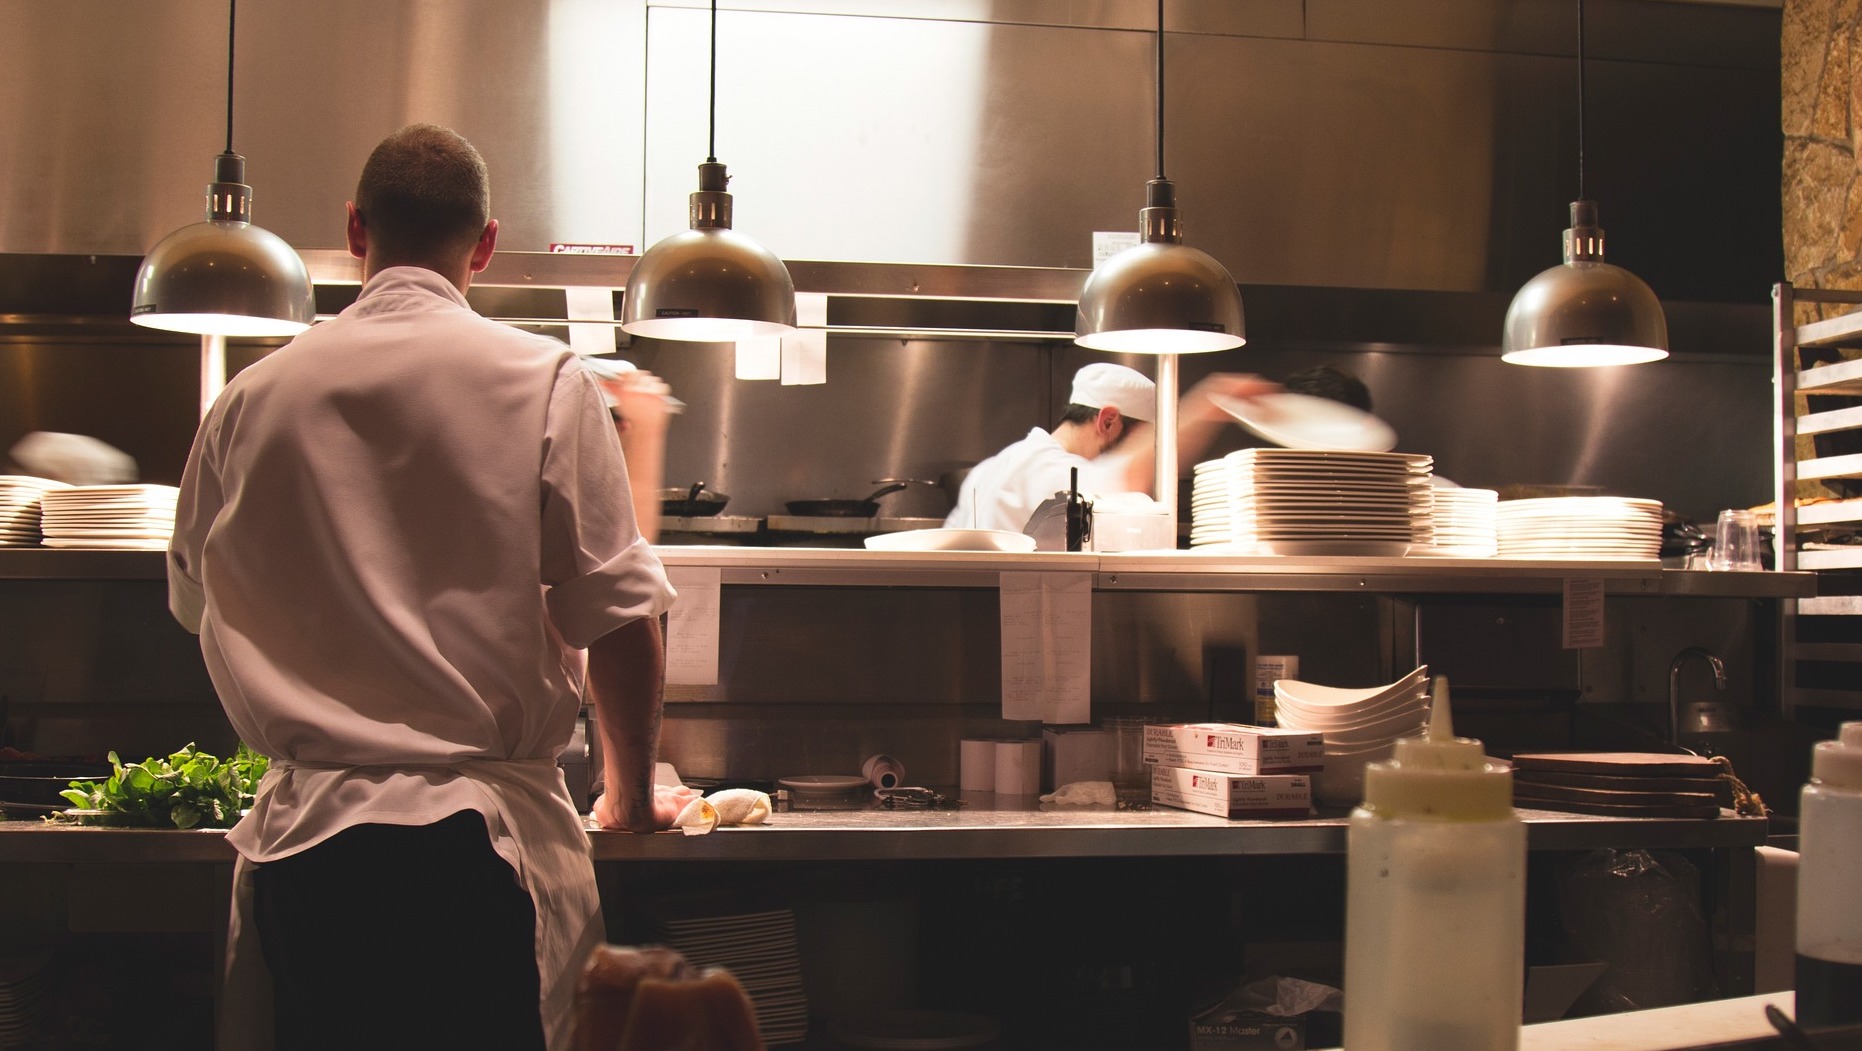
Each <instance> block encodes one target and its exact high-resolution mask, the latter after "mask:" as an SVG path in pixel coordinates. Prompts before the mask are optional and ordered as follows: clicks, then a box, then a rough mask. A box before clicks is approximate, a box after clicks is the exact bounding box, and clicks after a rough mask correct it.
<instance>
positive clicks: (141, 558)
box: [0, 519, 1817, 598]
mask: <svg viewBox="0 0 1862 1051" xmlns="http://www.w3.org/2000/svg"><path fill="white" fill-rule="evenodd" d="M849 521H851V522H856V523H865V522H867V521H869V520H867V519H851V520H849ZM896 521H904V520H896ZM657 550H658V552H659V555H660V558H661V559H662V560H663V561H664V562H665V563H666V564H667V565H669V566H690V567H713V568H716V569H718V570H719V573H720V579H721V580H722V582H723V583H725V584H766V585H825V586H836V587H946V588H951V587H955V588H963V587H991V588H993V587H995V586H996V584H997V583H998V580H999V576H1000V574H1002V573H1004V572H1010V571H1015V570H1039V571H1048V572H1076V573H1091V574H1093V575H1094V580H1093V586H1094V589H1095V590H1099V591H1332V592H1339V591H1344V592H1354V593H1362V594H1376V593H1397V594H1409V593H1452V592H1464V593H1470V594H1535V593H1556V592H1558V591H1560V590H1561V589H1562V588H1563V586H1564V581H1565V580H1567V579H1571V578H1580V577H1581V578H1589V579H1596V580H1601V581H1603V585H1604V589H1605V590H1606V591H1607V592H1609V593H1611V594H1628V595H1678V596H1699V597H1721V598H1729V597H1746V598H1804V597H1809V596H1812V595H1815V594H1816V588H1817V578H1816V574H1814V573H1801V572H1799V573H1776V572H1751V573H1710V572H1706V571H1702V570H1675V569H1664V568H1662V565H1661V563H1660V562H1656V561H1635V560H1623V561H1608V562H1578V561H1568V560H1544V561H1540V560H1525V559H1503V558H1348V557H1342V556H1303V557H1289V556H1257V555H1233V554H1214V553H1203V552H1197V551H1162V552H1118V553H1106V554H1100V553H1096V552H1063V551H1037V552H1031V553H1026V554H1023V553H1011V552H994V551H867V550H864V549H850V548H833V547H818V548H816V547H742V546H730V545H661V546H660V547H659V548H658V549H657ZM164 573H165V568H164V564H163V553H162V552H159V551H70V550H52V549H47V548H17V549H0V579H41V580H45V579H70V580H141V579H149V580H159V579H162V578H163V575H164Z"/></svg>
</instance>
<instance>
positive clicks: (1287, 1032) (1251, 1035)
mask: <svg viewBox="0 0 1862 1051" xmlns="http://www.w3.org/2000/svg"><path fill="white" fill-rule="evenodd" d="M1305 1046H1306V1016H1305V1015H1296V1016H1294V1017H1292V1018H1283V1017H1281V1016H1280V1015H1270V1014H1260V1013H1257V1012H1254V1011H1230V1012H1224V1013H1223V1014H1222V1015H1221V1016H1220V1017H1219V1018H1218V1017H1197V1018H1192V1019H1191V1020H1190V1051H1299V1049H1300V1048H1304V1047H1305Z"/></svg>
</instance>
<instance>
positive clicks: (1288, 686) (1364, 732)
mask: <svg viewBox="0 0 1862 1051" xmlns="http://www.w3.org/2000/svg"><path fill="white" fill-rule="evenodd" d="M1274 718H1275V720H1276V721H1278V722H1279V723H1280V725H1281V726H1283V727H1285V728H1287V729H1289V730H1305V731H1307V732H1309V733H1313V732H1316V733H1321V734H1324V735H1325V770H1324V771H1323V772H1322V773H1320V774H1319V776H1317V777H1315V778H1313V793H1314V794H1315V795H1317V796H1318V797H1319V798H1320V800H1322V801H1324V802H1327V803H1333V804H1337V805H1341V806H1355V805H1356V804H1357V802H1358V800H1359V799H1360V798H1362V795H1363V791H1364V766H1365V764H1366V763H1370V762H1373V761H1376V760H1381V759H1388V758H1390V756H1391V754H1392V753H1393V752H1394V751H1395V750H1396V742H1397V739H1398V738H1400V737H1416V736H1418V735H1420V734H1422V733H1423V732H1424V731H1425V730H1426V729H1427V728H1428V725H1429V666H1428V665H1426V664H1425V665H1422V666H1420V667H1418V668H1417V669H1416V670H1415V671H1413V672H1410V673H1409V674H1408V675H1405V676H1403V677H1402V678H1401V679H1398V680H1397V681H1395V682H1393V683H1390V684H1389V685H1387V686H1371V687H1368V688H1365V689H1355V690H1354V689H1340V688H1338V687H1336V686H1321V685H1319V684H1317V683H1311V682H1301V681H1299V680H1297V679H1279V680H1277V681H1275V683H1274Z"/></svg>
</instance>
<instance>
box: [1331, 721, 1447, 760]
mask: <svg viewBox="0 0 1862 1051" xmlns="http://www.w3.org/2000/svg"><path fill="white" fill-rule="evenodd" d="M1428 723H1429V716H1428V714H1427V713H1426V712H1416V713H1413V714H1412V713H1407V712H1406V713H1404V714H1403V715H1401V716H1398V717H1397V718H1394V719H1387V720H1385V721H1383V722H1380V723H1375V724H1373V725H1371V726H1367V727H1362V728H1359V729H1354V730H1322V731H1320V732H1321V733H1323V734H1325V746H1326V751H1327V753H1328V754H1330V752H1331V751H1332V749H1333V748H1359V747H1367V746H1373V745H1380V744H1387V743H1389V742H1391V741H1394V740H1396V739H1397V738H1399V737H1415V736H1417V735H1419V734H1421V733H1422V732H1423V731H1424V730H1426V729H1427V728H1428Z"/></svg>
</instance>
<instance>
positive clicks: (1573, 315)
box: [1501, 201, 1668, 368]
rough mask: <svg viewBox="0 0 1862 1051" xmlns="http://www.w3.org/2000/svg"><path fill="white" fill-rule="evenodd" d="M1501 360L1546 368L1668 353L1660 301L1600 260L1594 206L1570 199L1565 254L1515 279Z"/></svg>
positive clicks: (1642, 358) (1633, 360) (1636, 361)
mask: <svg viewBox="0 0 1862 1051" xmlns="http://www.w3.org/2000/svg"><path fill="white" fill-rule="evenodd" d="M1501 349H1502V352H1503V353H1502V354H1501V358H1502V360H1504V361H1507V362H1510V363H1512V364H1515V365H1538V366H1546V367H1552V368H1591V367H1595V366H1600V365H1636V364H1641V363H1644V362H1650V361H1660V360H1661V359H1663V358H1665V357H1667V356H1668V322H1667V319H1666V317H1665V316H1664V315H1663V313H1662V304H1661V301H1660V300H1658V299H1656V298H1655V293H1654V292H1653V291H1652V290H1650V288H1649V286H1648V285H1647V284H1645V283H1644V282H1643V281H1642V279H1641V278H1639V277H1637V276H1636V275H1635V274H1632V273H1630V272H1629V271H1627V270H1624V269H1623V268H1622V267H1619V266H1612V265H1610V264H1609V263H1606V262H1604V261H1603V231H1602V230H1601V229H1599V228H1598V227H1597V211H1596V205H1594V204H1592V203H1591V202H1589V201H1574V202H1572V205H1571V228H1570V229H1568V230H1566V231H1565V261H1564V263H1563V264H1561V265H1559V266H1555V267H1552V268H1551V269H1549V270H1546V271H1543V272H1541V273H1540V274H1539V275H1538V276H1536V277H1534V278H1533V279H1532V280H1530V281H1528V282H1526V283H1525V285H1523V286H1521V288H1520V290H1519V292H1518V293H1517V294H1516V295H1514V297H1513V302H1512V305H1511V306H1509V307H1508V308H1507V312H1506V328H1505V333H1504V335H1503V337H1502V341H1501Z"/></svg>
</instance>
